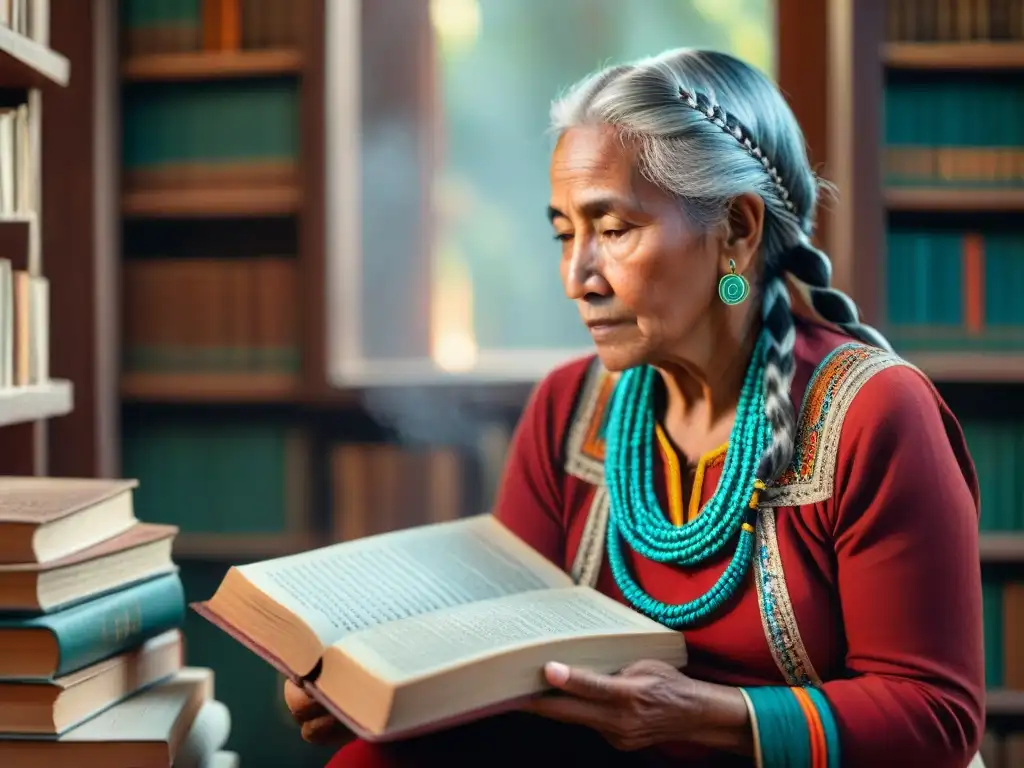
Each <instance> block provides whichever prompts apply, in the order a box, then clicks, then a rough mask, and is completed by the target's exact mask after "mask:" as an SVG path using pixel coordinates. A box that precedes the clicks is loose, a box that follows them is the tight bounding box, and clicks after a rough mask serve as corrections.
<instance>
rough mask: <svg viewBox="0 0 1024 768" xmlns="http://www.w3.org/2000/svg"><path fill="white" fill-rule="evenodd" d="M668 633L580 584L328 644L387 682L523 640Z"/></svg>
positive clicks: (475, 605)
mask: <svg viewBox="0 0 1024 768" xmlns="http://www.w3.org/2000/svg"><path fill="white" fill-rule="evenodd" d="M656 632H665V633H670V634H673V632H672V630H670V629H667V628H666V627H663V626H662V625H660V624H658V623H656V622H654V621H652V620H651V619H648V618H647V617H645V616H643V615H641V614H639V613H636V612H635V611H632V610H630V609H629V608H627V607H626V606H624V605H621V604H619V603H617V602H615V601H614V600H612V599H611V598H609V597H606V596H604V595H602V594H600V593H599V592H597V591H595V590H592V589H587V588H584V587H571V588H567V589H557V590H547V591H544V592H533V593H529V594H518V595H514V596H510V597H505V598H502V599H500V600H488V601H484V602H478V603H472V604H468V605H463V606H459V607H456V608H452V609H449V610H445V611H441V612H438V613H432V614H429V615H423V616H415V617H411V618H408V619H403V620H402V621H396V622H393V623H390V624H384V625H381V626H378V627H373V628H372V629H366V630H364V631H362V632H357V633H354V634H351V635H349V636H347V637H345V638H343V639H342V640H340V641H339V642H337V643H335V645H334V647H335V648H338V649H339V650H341V651H342V652H343V653H345V654H346V655H347V656H349V657H350V658H353V659H355V660H357V661H358V662H359V663H360V664H361V665H363V666H365V667H366V668H368V669H371V670H373V672H374V674H376V675H378V676H380V677H382V678H384V679H387V680H391V681H400V680H404V679H408V678H411V677H418V676H420V675H426V674H430V673H431V672H435V671H438V670H441V669H445V668H447V667H450V666H453V665H457V664H464V663H467V662H470V661H472V660H474V659H478V658H481V657H485V656H490V655H493V654H496V653H501V652H503V651H508V650H511V649H513V648H517V647H521V646H524V645H534V644H538V643H540V644H547V643H551V642H555V641H558V640H564V639H569V638H578V637H586V636H593V635H604V636H607V635H628V634H652V633H656Z"/></svg>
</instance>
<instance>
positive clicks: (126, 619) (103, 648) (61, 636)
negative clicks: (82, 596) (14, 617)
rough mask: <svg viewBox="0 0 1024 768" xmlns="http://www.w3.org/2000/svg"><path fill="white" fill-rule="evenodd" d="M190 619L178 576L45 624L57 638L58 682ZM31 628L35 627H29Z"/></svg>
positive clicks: (140, 586) (68, 612)
mask: <svg viewBox="0 0 1024 768" xmlns="http://www.w3.org/2000/svg"><path fill="white" fill-rule="evenodd" d="M184 620H185V592H184V589H183V587H182V584H181V578H180V577H179V576H178V574H177V573H173V574H169V575H167V576H161V577H160V578H157V579H152V580H150V581H146V582H143V583H142V584H138V585H136V586H134V587H131V588H129V589H126V590H123V591H121V592H115V593H113V594H111V595H108V596H106V597H103V598H100V599H99V600H94V601H92V602H90V603H85V604H84V605H81V606H77V607H76V608H74V609H70V610H66V611H61V612H59V613H54V614H51V615H49V616H47V617H46V619H45V620H43V621H37V622H31V624H34V625H36V626H39V625H42V626H46V627H48V628H49V629H50V631H51V632H53V634H54V636H55V637H56V638H57V645H58V647H59V649H60V661H59V663H58V665H57V670H56V672H55V674H54V676H55V677H60V676H61V675H66V674H69V673H71V672H76V671H77V670H79V669H82V668H83V667H87V666H89V665H90V664H95V663H96V662H98V661H102V660H103V659H106V658H109V657H111V656H114V655H116V654H118V653H122V652H123V651H126V650H128V649H129V648H134V647H135V646H138V645H140V644H141V643H142V642H143V641H145V640H147V639H149V638H151V637H155V636H156V635H159V634H160V633H162V632H166V631H167V630H169V629H174V628H176V627H180V626H181V625H182V623H183V622H184ZM26 624H27V625H29V623H26Z"/></svg>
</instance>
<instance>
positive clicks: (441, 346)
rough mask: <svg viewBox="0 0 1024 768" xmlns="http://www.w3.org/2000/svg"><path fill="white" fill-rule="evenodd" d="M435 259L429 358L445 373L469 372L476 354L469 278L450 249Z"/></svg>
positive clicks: (455, 253) (456, 254) (461, 260)
mask: <svg viewBox="0 0 1024 768" xmlns="http://www.w3.org/2000/svg"><path fill="white" fill-rule="evenodd" d="M438 256H439V257H438V261H437V270H438V275H437V278H436V279H435V280H434V286H433V287H434V296H433V300H432V301H431V303H430V304H431V310H432V314H433V318H432V320H433V322H432V323H431V329H430V331H431V333H430V342H431V343H430V346H431V356H432V357H433V358H434V362H435V363H436V364H437V365H438V367H440V368H442V369H443V370H445V371H449V372H452V373H455V372H459V371H471V370H473V368H474V367H475V366H476V363H477V353H478V351H479V350H478V347H477V343H476V334H475V333H474V332H473V278H472V276H471V275H470V272H469V267H468V265H467V264H466V260H465V259H464V258H462V256H461V254H459V253H458V251H457V250H455V249H454V248H442V249H440V253H439V254H438Z"/></svg>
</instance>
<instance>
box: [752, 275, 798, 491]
mask: <svg viewBox="0 0 1024 768" xmlns="http://www.w3.org/2000/svg"><path fill="white" fill-rule="evenodd" d="M761 316H762V327H763V329H764V331H766V332H767V333H768V336H769V339H770V341H771V343H770V344H769V346H768V353H767V355H766V359H765V368H764V412H765V416H767V417H768V423H769V424H771V425H772V441H771V443H770V444H769V445H768V448H767V449H766V450H765V452H764V455H763V456H761V463H760V465H759V466H758V468H757V477H758V479H759V480H763V481H765V482H766V483H767V482H769V481H771V480H774V479H775V478H777V477H778V476H779V475H781V474H782V473H783V472H784V471H785V470H786V467H788V466H789V462H790V460H791V459H792V458H793V450H794V445H795V444H796V416H795V414H794V413H793V400H792V398H791V397H790V394H789V390H790V385H791V384H792V383H793V371H794V370H795V368H796V360H795V358H794V355H793V350H794V347H795V345H796V325H795V324H794V322H793V312H792V310H791V308H790V304H789V291H788V290H787V288H786V281H785V280H784V279H783V278H782V277H772V278H770V279H769V280H767V281H766V282H765V286H764V297H763V299H762V305H761Z"/></svg>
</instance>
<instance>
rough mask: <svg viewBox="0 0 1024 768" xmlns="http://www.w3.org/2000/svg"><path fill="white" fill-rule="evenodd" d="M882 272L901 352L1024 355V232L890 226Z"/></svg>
mask: <svg viewBox="0 0 1024 768" xmlns="http://www.w3.org/2000/svg"><path fill="white" fill-rule="evenodd" d="M885 270H886V275H885V278H886V298H887V303H886V313H887V315H886V320H887V323H888V331H889V335H890V336H891V338H892V341H893V343H894V344H895V345H896V346H897V348H898V349H900V350H903V351H906V350H919V349H931V350H936V349H938V350H941V349H969V350H986V351H1015V350H1020V349H1024V304H1022V303H1021V301H1020V298H1019V295H1018V294H1019V286H1021V285H1024V231H1013V230H1010V231H1006V230H991V231H984V230H981V231H961V230H958V229H952V228H950V227H940V226H931V227H928V228H925V227H918V226H911V225H902V224H892V225H890V227H889V230H888V233H887V242H886V258H885Z"/></svg>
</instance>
